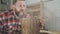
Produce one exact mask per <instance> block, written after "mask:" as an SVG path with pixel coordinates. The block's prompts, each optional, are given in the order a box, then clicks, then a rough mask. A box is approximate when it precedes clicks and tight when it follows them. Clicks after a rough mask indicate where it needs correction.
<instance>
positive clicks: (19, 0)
mask: <svg viewBox="0 0 60 34" xmlns="http://www.w3.org/2000/svg"><path fill="white" fill-rule="evenodd" d="M17 1H25V0H17Z"/></svg>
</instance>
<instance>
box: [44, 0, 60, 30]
mask: <svg viewBox="0 0 60 34" xmlns="http://www.w3.org/2000/svg"><path fill="white" fill-rule="evenodd" d="M59 3H60V0H52V1H49V2H44V17H45V18H48V17H50V19H48V20H47V21H46V22H45V27H46V29H50V30H56V31H60V4H59Z"/></svg>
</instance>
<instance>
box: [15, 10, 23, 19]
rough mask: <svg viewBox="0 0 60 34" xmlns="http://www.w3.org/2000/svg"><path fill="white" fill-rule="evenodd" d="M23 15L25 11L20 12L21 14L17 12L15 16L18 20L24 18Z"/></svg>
mask: <svg viewBox="0 0 60 34" xmlns="http://www.w3.org/2000/svg"><path fill="white" fill-rule="evenodd" d="M23 14H24V12H23V11H20V12H19V11H17V10H15V15H16V16H17V17H18V18H20V17H22V16H23Z"/></svg>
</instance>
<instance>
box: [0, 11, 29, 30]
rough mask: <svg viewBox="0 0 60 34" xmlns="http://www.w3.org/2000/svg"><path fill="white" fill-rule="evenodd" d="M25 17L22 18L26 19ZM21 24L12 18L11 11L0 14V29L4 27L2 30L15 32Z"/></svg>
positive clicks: (20, 21)
mask: <svg viewBox="0 0 60 34" xmlns="http://www.w3.org/2000/svg"><path fill="white" fill-rule="evenodd" d="M27 17H28V15H25V17H24V18H27ZM21 23H22V20H19V19H17V18H16V17H15V16H14V13H13V10H9V11H8V12H4V13H0V28H1V26H4V29H3V30H15V29H17V28H19V27H20V28H21ZM5 26H6V27H5Z"/></svg>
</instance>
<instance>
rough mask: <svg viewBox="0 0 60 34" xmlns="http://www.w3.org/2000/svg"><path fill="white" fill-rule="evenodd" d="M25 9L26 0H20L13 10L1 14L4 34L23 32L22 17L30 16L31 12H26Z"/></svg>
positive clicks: (0, 18)
mask: <svg viewBox="0 0 60 34" xmlns="http://www.w3.org/2000/svg"><path fill="white" fill-rule="evenodd" d="M25 10H26V4H25V0H19V1H17V2H16V3H15V5H13V8H11V10H9V11H7V12H4V13H1V14H0V21H3V22H2V23H3V26H4V29H3V30H4V34H7V33H8V34H21V33H20V32H21V30H20V28H21V22H22V20H21V19H22V18H29V14H27V13H25V12H24V11H25ZM6 32H7V33H6Z"/></svg>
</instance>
